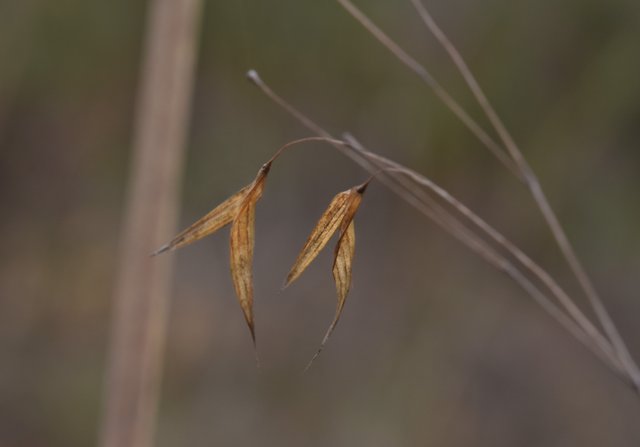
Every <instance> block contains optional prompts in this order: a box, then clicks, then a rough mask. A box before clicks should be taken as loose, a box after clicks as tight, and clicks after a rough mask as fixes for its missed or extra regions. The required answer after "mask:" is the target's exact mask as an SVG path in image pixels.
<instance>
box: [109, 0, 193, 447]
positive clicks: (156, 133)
mask: <svg viewBox="0 0 640 447" xmlns="http://www.w3.org/2000/svg"><path fill="white" fill-rule="evenodd" d="M200 6H201V1H200V0H154V1H152V2H150V6H149V7H150V10H149V15H148V23H147V34H146V38H145V45H144V48H145V49H144V62H143V67H142V74H141V79H140V86H139V96H138V99H137V116H136V123H135V127H134V136H133V160H132V167H131V173H130V180H129V187H128V193H127V207H126V210H125V213H124V222H123V230H122V236H121V241H120V253H119V257H118V266H117V272H116V284H115V290H114V295H113V301H114V304H113V306H114V310H113V320H112V327H111V338H110V352H109V358H108V373H107V380H106V384H105V390H104V401H105V402H104V411H103V416H102V421H101V433H100V439H99V444H100V445H101V446H102V447H149V446H151V445H152V444H153V433H154V431H155V419H156V410H157V406H158V394H159V382H160V376H161V370H162V359H163V351H164V341H165V333H166V330H165V327H166V309H167V306H168V300H169V290H170V278H171V272H172V268H171V258H170V257H162V258H151V257H150V256H149V253H151V251H152V250H153V249H154V248H155V247H157V246H159V245H160V243H161V242H162V241H163V240H166V239H167V238H168V237H169V236H170V235H171V234H173V233H174V231H175V224H176V220H177V219H176V217H177V210H178V205H179V185H180V178H181V173H182V160H183V152H184V140H185V137H186V129H187V123H188V121H189V120H188V117H189V113H188V112H189V108H190V97H191V88H192V84H193V72H194V70H193V68H194V63H195V54H196V48H197V29H198V23H199V16H200Z"/></svg>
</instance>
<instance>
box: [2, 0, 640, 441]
mask: <svg viewBox="0 0 640 447" xmlns="http://www.w3.org/2000/svg"><path fill="white" fill-rule="evenodd" d="M358 4H359V5H360V6H361V7H362V8H363V9H364V10H365V11H366V12H367V13H369V14H370V15H371V17H372V18H373V19H374V20H375V21H376V22H377V23H379V24H380V25H381V26H382V27H383V28H384V29H385V30H387V31H388V32H389V33H390V35H392V36H393V37H395V38H397V40H398V41H399V42H400V43H402V44H403V45H404V46H405V47H406V48H407V49H408V50H409V51H410V52H411V53H412V54H414V55H416V56H417V58H418V59H419V60H420V61H422V62H424V63H425V64H426V65H427V66H428V67H429V69H430V70H431V71H432V72H433V74H434V75H435V76H436V77H437V78H438V79H440V80H442V81H443V83H444V84H445V85H446V86H447V87H449V88H450V89H451V92H452V93H453V95H454V96H455V97H456V98H458V99H459V100H460V102H461V103H462V104H463V105H465V106H467V107H468V108H469V110H470V111H471V112H472V113H473V114H474V116H476V117H479V118H481V116H480V114H479V113H478V110H477V108H476V107H475V105H474V103H473V101H472V100H471V97H470V95H469V94H468V92H467V91H466V90H465V88H464V85H463V83H462V82H461V80H460V78H459V76H458V75H457V74H456V72H455V71H454V69H453V68H452V66H451V64H450V63H449V61H448V59H447V58H446V56H445V55H444V54H443V52H442V50H441V49H439V48H438V47H437V45H435V44H434V41H433V39H432V38H431V36H430V35H429V34H428V33H427V32H426V30H425V29H424V28H423V26H422V24H421V22H420V21H419V19H418V18H417V17H416V14H415V12H414V10H413V9H412V8H411V6H410V5H409V2H408V1H407V2H400V1H396V2H388V1H382V0H375V1H374V0H372V1H364V0H362V1H360V2H358ZM428 6H429V7H430V8H431V10H432V13H433V14H434V16H435V17H436V19H437V20H438V21H439V22H440V24H441V26H442V27H443V28H444V29H445V30H446V31H447V32H448V33H449V34H450V37H451V38H452V40H453V41H454V42H455V43H456V44H457V45H458V46H459V48H460V50H461V51H462V53H463V54H464V55H465V56H466V57H467V60H468V62H469V65H470V66H471V68H472V69H473V70H474V71H475V73H476V74H477V76H478V78H479V80H480V82H481V84H482V85H483V86H484V87H485V90H486V92H487V94H488V96H489V97H490V98H491V99H492V100H493V101H494V105H495V106H496V108H497V110H498V111H499V113H500V114H501V115H502V116H503V118H504V119H505V121H506V123H507V125H508V127H510V129H511V130H512V132H513V133H514V135H515V137H516V140H517V141H518V142H520V143H521V146H522V148H523V151H524V152H525V154H526V155H527V157H528V158H529V160H530V161H531V164H532V166H533V167H534V169H535V170H536V171H537V172H538V174H539V176H540V178H541V180H542V183H543V184H544V185H546V189H547V192H548V194H549V196H550V198H551V202H552V204H553V205H554V206H555V208H556V210H557V211H558V214H559V217H560V219H561V220H562V222H563V223H564V224H565V225H566V228H567V231H568V233H569V234H570V236H571V238H572V240H573V241H574V242H575V245H576V248H577V251H578V253H579V254H580V255H581V257H582V259H583V260H584V262H585V265H586V267H587V270H588V271H589V272H590V273H591V274H592V275H593V277H594V280H595V281H596V283H597V284H598V287H599V289H600V291H601V292H602V295H603V296H604V298H605V301H606V304H607V305H608V308H609V309H610V311H611V313H612V315H613V317H614V320H615V321H616V322H617V323H618V324H619V328H620V329H621V331H622V333H623V335H624V336H625V338H626V340H627V341H628V343H629V347H630V349H631V351H632V352H633V353H635V355H636V357H640V327H639V325H638V322H639V321H640V320H639V315H640V302H639V301H638V297H639V295H638V284H639V283H638V272H640V236H639V232H638V228H639V225H640V200H638V192H639V190H640V82H639V80H640V3H639V2H638V1H637V0H610V1H604V0H562V1H558V2H551V1H547V2H540V1H534V0H524V1H517V2H514V1H508V0H489V1H483V2H479V1H472V0H454V1H444V0H432V1H429V3H428ZM145 12H146V3H145V2H141V1H130V0H129V1H124V0H116V1H109V2H104V1H97V0H90V1H80V0H60V1H56V2H47V1H44V0H20V1H17V0H5V1H3V2H1V3H0V154H1V155H0V207H1V209H2V212H1V215H2V219H0V230H1V231H0V235H1V236H0V238H1V241H0V254H1V256H0V446H1V447H14V446H17V447H40V446H42V447H45V446H46V447H49V446H55V447H57V446H60V447H62V446H65V447H72V446H86V445H92V444H94V443H95V441H96V432H97V428H98V427H97V421H98V420H99V416H100V411H101V403H102V385H103V380H104V374H105V366H106V365H105V363H106V351H107V336H108V323H109V318H110V311H111V301H110V300H111V294H112V283H113V277H114V271H115V263H116V254H117V250H116V247H117V242H118V235H119V228H120V222H121V219H122V210H123V199H124V194H125V188H126V180H127V175H128V162H129V158H130V140H131V133H132V118H133V109H134V98H135V93H136V87H137V79H138V73H139V64H140V59H141V40H142V36H143V32H144V25H145V20H144V15H145ZM201 39H202V40H201V47H200V51H199V63H198V69H197V80H196V86H195V91H194V102H193V107H192V110H193V112H192V113H193V117H192V120H191V125H190V130H189V141H188V153H187V164H186V170H185V176H184V182H183V194H182V198H183V203H182V212H181V217H180V222H181V226H184V225H187V224H189V223H191V222H192V221H193V220H194V219H195V218H197V217H199V216H200V215H201V214H203V213H205V212H206V211H208V210H209V209H210V208H211V207H212V206H213V205H215V204H216V203H218V202H219V201H221V200H222V199H223V198H225V197H226V196H228V195H229V194H230V193H232V192H234V191H236V190H237V189H238V188H239V187H240V186H242V185H244V184H246V183H247V182H248V181H250V180H251V179H252V177H253V175H254V174H255V172H256V170H257V169H258V167H259V166H260V164H261V163H263V162H264V161H265V160H266V159H267V158H268V157H269V156H270V155H271V154H272V153H273V152H274V151H275V149H277V148H278V147H279V146H280V145H282V144H284V143H286V142H287V141H290V140H292V139H295V138H298V137H303V136H307V135H308V133H307V132H306V131H305V130H304V129H302V128H301V127H300V126H299V125H298V124H297V123H295V122H293V121H292V119H290V118H289V117H288V116H286V115H285V114H284V113H282V112H281V111H280V110H279V109H277V108H276V107H275V106H274V105H273V104H272V103H270V102H269V101H268V100H267V99H266V98H265V97H263V96H262V95H261V94H260V93H259V92H258V91H257V90H256V89H255V88H254V87H253V86H251V85H250V84H249V83H248V82H247V81H246V80H245V79H244V73H245V71H246V70H247V69H249V68H255V69H257V70H258V71H259V72H260V73H261V75H262V77H263V78H264V79H265V80H266V81H267V82H268V83H269V84H271V86H272V87H273V88H274V89H275V90H276V91H279V92H280V93H281V94H282V95H283V96H285V97H287V98H289V99H290V100H291V101H292V102H293V103H294V104H296V105H297V106H298V107H300V108H301V109H303V110H305V111H306V112H307V113H308V114H310V115H311V116H313V117H314V118H315V119H316V120H318V121H319V122H320V123H322V124H323V125H324V126H326V127H327V128H328V129H331V130H332V131H335V132H336V133H337V134H339V132H341V131H343V130H349V131H351V132H352V133H354V134H355V135H356V136H357V137H358V138H359V139H360V140H361V141H362V142H364V143H365V144H366V145H367V146H369V147H370V148H371V149H372V150H376V151H378V152H380V153H383V154H385V155H387V156H389V157H391V158H393V159H395V160H397V161H399V162H402V163H405V164H407V165H409V166H411V167H413V168H415V169H417V170H419V171H420V172H422V173H424V174H426V175H428V176H429V177H431V178H433V179H434V180H436V181H438V182H439V183H441V184H442V185H443V186H445V187H446V188H447V189H449V190H450V191H451V192H453V193H454V194H456V195H457V196H458V197H459V198H461V199H463V200H464V201H465V202H466V203H467V204H468V205H469V206H470V207H471V208H472V209H474V210H476V211H478V212H479V213H480V214H481V215H482V216H483V217H485V218H486V219H487V220H488V221H489V222H491V223H493V224H494V225H495V226H497V227H498V228H499V229H500V230H502V231H504V232H505V234H506V235H508V236H509V237H510V238H512V239H514V240H516V241H518V242H519V243H520V244H521V245H522V246H523V247H524V248H525V249H526V250H527V251H528V252H529V253H531V255H532V256H533V257H534V259H536V260H538V261H540V262H541V263H542V264H543V265H545V266H546V267H548V268H549V269H550V270H552V271H553V272H554V273H556V274H557V276H558V277H559V278H560V279H561V280H563V281H564V284H566V286H567V288H568V290H570V291H571V292H573V293H574V294H575V295H576V296H578V295H579V293H578V291H577V288H576V286H575V284H574V282H573V281H572V280H571V276H570V275H569V274H568V272H567V269H566V267H565V265H564V264H563V263H562V261H561V259H560V257H559V255H558V252H557V250H556V248H555V247H554V245H553V242H552V241H551V239H550V237H549V234H548V232H547V231H546V230H545V227H544V225H543V223H542V220H541V219H540V217H539V215H538V213H537V212H536V211H535V209H534V207H533V204H532V203H531V201H530V199H529V198H528V196H527V194H526V192H525V191H524V189H523V188H522V187H521V186H520V185H519V184H518V183H517V182H516V181H514V180H513V178H511V177H509V175H508V174H507V172H506V171H505V170H504V169H503V168H502V167H501V166H500V165H498V163H497V162H495V160H494V159H492V158H491V156H490V155H489V154H488V152H487V151H486V150H484V149H483V148H482V147H481V146H480V145H479V143H477V142H476V141H475V140H474V139H473V138H472V137H471V135H470V134H469V133H468V132H467V131H466V130H465V129H464V128H463V127H462V126H461V124H460V123H458V122H457V121H456V120H455V118H454V117H453V116H452V115H451V114H450V113H449V112H448V111H446V110H445V109H444V107H443V106H442V105H441V104H440V103H439V102H438V101H437V100H436V99H435V98H434V96H433V95H432V94H431V92H430V91H428V90H427V89H426V88H425V87H424V86H423V84H421V83H420V81H419V80H418V79H417V78H416V77H415V75H413V74H412V73H410V72H409V71H408V70H406V69H405V68H404V67H403V66H401V65H400V64H399V63H398V62H397V61H396V60H395V59H394V58H393V57H392V56H391V55H390V54H389V53H388V52H387V51H386V50H385V49H384V48H382V47H381V46H380V45H379V44H378V43H377V42H375V41H374V40H373V39H372V38H371V37H370V36H369V35H368V34H367V33H365V32H364V31H363V29H361V27H360V26H359V25H357V24H356V23H355V22H354V21H353V20H352V19H351V18H350V17H349V16H348V15H347V14H346V13H345V12H344V11H343V10H342V9H341V8H340V7H339V6H338V5H337V3H335V2H331V1H329V2H317V1H293V0H280V1H270V2H264V1H257V0H238V1H226V2H222V1H218V2H216V1H210V2H206V5H205V8H204V16H203V21H202V31H201ZM365 178H366V175H365V173H363V172H362V171H360V170H359V169H358V168H357V167H355V166H353V165H351V164H350V162H349V161H348V160H347V159H345V158H343V157H342V156H341V155H340V154H338V153H336V152H335V151H334V150H333V149H331V148H329V147H326V146H323V145H320V144H310V145H308V147H304V148H300V149H298V150H296V151H293V152H290V153H288V154H287V155H286V156H285V157H284V158H283V159H282V160H281V162H279V163H278V165H277V166H276V167H275V168H274V170H273V171H272V174H271V176H270V179H269V185H268V187H267V190H266V193H265V197H264V198H263V200H262V201H261V203H260V205H259V208H258V215H257V219H258V220H257V236H256V237H257V246H256V260H255V283H256V318H257V331H258V337H259V348H260V349H259V350H260V355H261V358H262V362H263V371H262V373H261V374H258V373H257V371H256V369H255V365H254V359H253V353H252V347H251V343H250V339H249V337H248V334H247V330H246V327H245V324H244V321H243V318H242V315H241V312H240V309H239V307H238V304H237V303H236V301H235V298H234V294H233V288H232V286H231V281H230V278H229V267H228V253H227V252H228V240H227V237H226V234H225V233H226V232H222V233H221V234H217V235H215V236H213V237H211V238H209V239H207V240H206V241H202V242H200V243H198V244H195V245H193V246H190V247H189V248H185V249H183V250H181V251H180V252H178V253H177V254H176V255H175V256H176V258H177V262H176V266H177V272H176V279H175V283H174V292H173V294H172V296H173V301H172V308H171V315H170V328H169V334H168V337H169V339H168V346H167V354H166V361H165V372H164V381H163V389H162V400H161V407H160V414H159V426H158V439H157V440H158V442H157V445H159V446H162V447H164V446H174V445H189V446H210V445H222V446H236V445H237V446H240V445H262V446H302V445H304V446H310V447H313V446H365V445H366V446H369V447H374V446H381V447H383V446H417V445H447V446H543V445H544V446H576V445H580V446H603V445H607V446H637V445H640V428H639V426H638V423H637V421H638V417H639V416H640V404H639V402H638V399H637V398H636V397H634V395H633V394H632V393H631V392H630V391H629V390H628V389H626V388H625V387H624V386H623V385H622V384H621V383H619V382H618V381H617V380H616V379H615V378H614V377H613V376H612V375H611V374H610V373H609V372H608V371H607V370H605V368H604V367H603V366H602V365H601V364H600V363H598V361H597V360H596V359H595V358H593V356H592V355H590V354H589V353H588V352H587V351H586V350H585V349H584V348H583V347H582V346H581V345H579V344H578V343H577V342H575V341H574V340H573V339H571V338H570V337H569V336H568V335H567V334H566V333H565V332H564V331H562V330H561V329H560V328H559V327H558V326H557V325H556V324H555V323H554V322H553V321H552V320H551V319H550V318H548V317H547V315H546V314H544V313H543V312H542V311H541V310H540V309H539V308H538V307H537V306H536V305H534V304H533V303H532V302H531V301H530V300H529V299H528V297H527V296H525V295H524V294H523V293H522V292H521V291H520V290H519V289H517V288H516V287H515V286H513V285H512V284H511V283H510V282H509V281H508V280H507V279H506V278H504V277H503V276H501V275H500V274H498V273H497V272H495V271H494V270H492V269H491V268H490V267H488V266H487V265H485V264H484V263H483V262H481V261H480V260H479V259H477V258H476V257H474V256H472V255H471V254H470V253H469V252H468V251H467V250H466V249H465V248H464V247H462V246H460V245H459V244H458V243H457V242H455V241H454V240H452V239H451V238H449V237H448V236H446V235H445V234H444V233H442V232H441V231H440V230H439V229H437V228H436V227H434V226H433V225H431V224H430V223H429V222H427V221H425V220H424V219H423V218H422V217H421V216H420V215H418V214H417V213H416V212H414V211H413V210H412V209H411V208H409V207H408V206H406V205H405V204H404V203H402V202H399V201H398V200H397V199H396V198H395V197H394V196H393V195H391V194H390V193H389V192H387V191H386V190H385V189H384V188H383V187H382V186H380V185H378V184H374V185H373V186H372V187H371V189H370V190H369V191H368V193H367V197H366V198H365V201H364V202H363V205H362V208H361V211H360V212H359V214H358V218H357V223H356V224H357V232H358V243H357V247H356V260H355V266H354V284H353V288H352V292H351V295H350V297H349V300H348V303H347V306H346V309H345V312H344V315H343V318H342V320H341V323H340V325H339V326H338V329H337V330H336V332H335V334H334V336H333V338H332V339H331V341H330V343H329V345H328V346H327V349H326V350H325V352H324V353H323V355H322V356H321V357H320V359H319V360H318V361H317V363H316V364H315V366H314V368H313V369H312V370H311V371H310V372H309V373H308V374H304V375H303V374H302V369H303V367H304V365H305V364H306V362H307V360H308V359H309V358H310V356H311V355H312V354H313V352H314V351H315V349H316V347H317V345H318V343H319V341H320V339H321V337H322V335H323V333H324V330H325V328H326V326H327V325H328V323H329V322H330V320H331V317H332V315H333V311H334V306H335V291H334V286H333V284H332V278H331V275H330V262H331V259H330V256H331V254H330V251H331V250H327V253H324V254H323V255H322V256H321V257H320V258H319V259H318V261H316V263H315V264H314V265H312V267H311V268H310V269H309V271H308V272H306V273H305V275H304V276H303V278H301V280H300V281H299V282H298V283H297V284H295V285H294V286H292V287H291V288H290V289H288V290H286V291H284V292H280V285H281V283H282V280H283V278H284V276H285V274H286V272H287V271H288V268H289V267H290V265H291V263H292V261H293V260H294V259H295V256H296V254H297V251H298V250H299V248H300V247H301V246H302V244H303V242H304V239H305V237H306V235H307V233H308V232H309V231H310V229H311V228H312V226H313V224H314V222H315V220H316V219H317V218H318V216H319V214H320V213H321V212H322V210H323V208H324V207H325V206H326V204H327V203H328V201H329V200H330V198H331V197H332V196H333V194H335V193H336V192H337V191H341V190H343V189H346V188H348V187H350V186H352V185H354V184H356V183H358V182H361V181H362V180H363V179H365ZM579 301H580V303H582V304H584V303H583V300H581V299H580V300H579ZM585 308H586V306H585Z"/></svg>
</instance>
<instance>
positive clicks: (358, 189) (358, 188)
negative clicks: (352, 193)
mask: <svg viewBox="0 0 640 447" xmlns="http://www.w3.org/2000/svg"><path fill="white" fill-rule="evenodd" d="M371 180H373V177H371V178H369V180H367V181H366V182H364V183H363V184H361V185H358V186H356V192H357V193H358V194H360V195H362V194H364V192H365V191H366V190H367V187H368V186H369V183H371Z"/></svg>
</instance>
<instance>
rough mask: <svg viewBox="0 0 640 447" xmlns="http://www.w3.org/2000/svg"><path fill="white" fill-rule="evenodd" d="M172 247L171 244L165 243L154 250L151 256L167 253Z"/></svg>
mask: <svg viewBox="0 0 640 447" xmlns="http://www.w3.org/2000/svg"><path fill="white" fill-rule="evenodd" d="M170 249H171V245H169V244H165V245H163V246H162V247H160V248H159V249H157V250H156V251H154V252H153V253H151V254H150V255H149V256H151V257H152V258H153V257H155V256H158V255H161V254H162V253H165V252H167V251H169V250H170Z"/></svg>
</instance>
